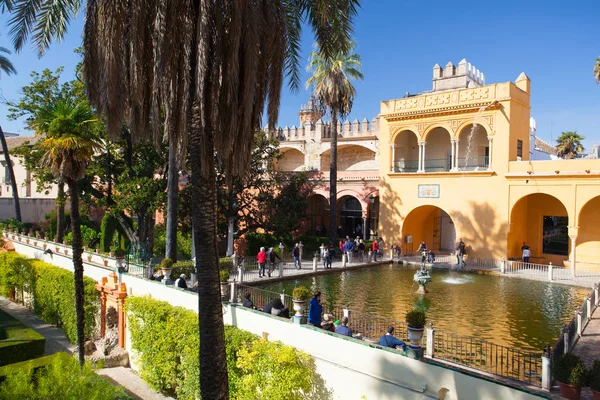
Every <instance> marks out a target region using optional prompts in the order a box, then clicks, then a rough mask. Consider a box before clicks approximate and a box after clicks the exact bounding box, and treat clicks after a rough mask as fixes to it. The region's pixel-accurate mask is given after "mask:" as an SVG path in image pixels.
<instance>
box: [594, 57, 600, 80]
mask: <svg viewBox="0 0 600 400" xmlns="http://www.w3.org/2000/svg"><path fill="white" fill-rule="evenodd" d="M594 79H596V83H597V84H599V85H600V57H598V58H596V64H594Z"/></svg>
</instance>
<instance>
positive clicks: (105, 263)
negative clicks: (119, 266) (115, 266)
mask: <svg viewBox="0 0 600 400" xmlns="http://www.w3.org/2000/svg"><path fill="white" fill-rule="evenodd" d="M104 266H105V267H108V260H106V259H105V260H104Z"/></svg>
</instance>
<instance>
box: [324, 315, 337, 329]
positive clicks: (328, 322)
mask: <svg viewBox="0 0 600 400" xmlns="http://www.w3.org/2000/svg"><path fill="white" fill-rule="evenodd" d="M321 329H323V330H324V331H329V332H335V326H334V325H333V317H332V316H331V314H323V322H321Z"/></svg>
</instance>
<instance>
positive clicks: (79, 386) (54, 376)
mask: <svg viewBox="0 0 600 400" xmlns="http://www.w3.org/2000/svg"><path fill="white" fill-rule="evenodd" d="M59 354H61V353H59ZM59 354H56V355H54V356H52V357H53V359H52V360H51V363H49V364H48V365H46V366H42V367H40V366H36V365H35V363H28V364H27V365H26V366H25V368H19V369H18V370H16V372H15V373H11V374H10V375H8V376H7V377H6V379H5V380H4V382H3V383H1V384H0V398H2V399H32V400H43V399H66V400H71V399H72V400H78V399H95V400H113V399H117V400H124V399H130V397H129V396H127V395H126V394H125V392H124V391H123V389H121V388H119V387H117V386H114V385H112V384H111V383H110V382H109V381H107V380H106V379H104V378H102V377H100V376H98V375H96V374H95V373H94V371H93V370H92V368H91V366H90V364H89V363H86V364H85V366H84V367H83V369H82V370H81V371H80V369H79V364H78V363H77V361H76V360H75V359H74V358H72V357H69V356H68V355H67V354H64V353H62V354H63V355H59Z"/></svg>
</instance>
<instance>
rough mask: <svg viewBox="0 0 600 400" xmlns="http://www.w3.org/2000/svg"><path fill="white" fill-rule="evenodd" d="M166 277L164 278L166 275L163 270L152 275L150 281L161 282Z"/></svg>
mask: <svg viewBox="0 0 600 400" xmlns="http://www.w3.org/2000/svg"><path fill="white" fill-rule="evenodd" d="M164 277H165V276H164V274H163V272H162V269H159V270H158V271H156V272H155V273H154V274H152V277H151V278H150V280H151V281H161V280H162V279H163V278H164Z"/></svg>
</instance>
